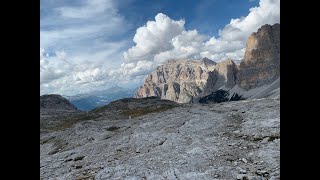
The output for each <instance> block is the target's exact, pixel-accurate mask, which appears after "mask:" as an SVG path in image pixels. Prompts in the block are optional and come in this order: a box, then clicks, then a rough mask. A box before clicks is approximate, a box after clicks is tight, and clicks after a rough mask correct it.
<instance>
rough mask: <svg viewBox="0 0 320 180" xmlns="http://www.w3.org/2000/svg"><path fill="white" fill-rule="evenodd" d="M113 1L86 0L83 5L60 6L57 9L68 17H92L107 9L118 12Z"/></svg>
mask: <svg viewBox="0 0 320 180" xmlns="http://www.w3.org/2000/svg"><path fill="white" fill-rule="evenodd" d="M112 3H113V2H112V1H106V0H86V2H85V3H84V6H82V7H68V6H66V7H60V8H57V11H58V12H59V13H61V15H62V16H63V17H66V18H90V17H93V16H96V15H99V13H102V12H104V11H106V10H108V11H111V12H112V13H116V11H115V9H114V8H113V4H112Z"/></svg>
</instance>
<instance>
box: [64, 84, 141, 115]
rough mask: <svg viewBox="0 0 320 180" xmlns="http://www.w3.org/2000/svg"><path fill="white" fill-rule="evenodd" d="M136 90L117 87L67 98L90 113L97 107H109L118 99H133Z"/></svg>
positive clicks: (80, 108)
mask: <svg viewBox="0 0 320 180" xmlns="http://www.w3.org/2000/svg"><path fill="white" fill-rule="evenodd" d="M135 90H136V89H127V88H123V87H120V86H118V85H115V86H112V87H111V88H109V89H106V90H101V91H92V92H90V93H84V94H77V95H74V96H66V98H67V99H68V100H69V101H70V102H71V103H72V104H74V105H75V106H76V107H77V108H78V109H79V110H83V111H89V110H92V109H94V108H96V107H100V106H104V105H107V104H109V103H110V102H112V101H114V100H117V99H122V98H127V97H132V96H133V94H134V92H135Z"/></svg>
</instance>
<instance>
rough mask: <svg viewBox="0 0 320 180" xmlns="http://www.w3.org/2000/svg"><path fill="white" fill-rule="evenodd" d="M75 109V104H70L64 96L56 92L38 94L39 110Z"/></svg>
mask: <svg viewBox="0 0 320 180" xmlns="http://www.w3.org/2000/svg"><path fill="white" fill-rule="evenodd" d="M42 109H54V110H75V111H76V110H77V108H76V106H75V105H73V104H71V103H70V102H69V101H68V100H67V99H66V98H64V97H62V96H61V95H57V94H48V95H43V96H40V110H42Z"/></svg>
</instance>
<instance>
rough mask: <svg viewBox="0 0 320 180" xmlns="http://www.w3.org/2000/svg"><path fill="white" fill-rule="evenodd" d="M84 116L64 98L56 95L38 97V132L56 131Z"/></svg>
mask: <svg viewBox="0 0 320 180" xmlns="http://www.w3.org/2000/svg"><path fill="white" fill-rule="evenodd" d="M82 114H84V112H82V111H80V110H78V109H77V108H76V106H74V105H73V104H72V103H70V102H69V101H68V100H67V99H66V98H64V97H62V96H61V95H57V94H49V95H43V96H40V132H45V131H47V130H52V129H56V127H57V126H62V124H63V125H66V124H68V123H70V122H71V121H74V120H75V117H77V116H79V115H82Z"/></svg>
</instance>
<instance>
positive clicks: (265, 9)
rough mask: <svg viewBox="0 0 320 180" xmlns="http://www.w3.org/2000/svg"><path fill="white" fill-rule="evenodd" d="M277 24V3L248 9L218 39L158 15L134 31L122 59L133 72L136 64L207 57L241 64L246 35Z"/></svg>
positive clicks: (266, 1)
mask: <svg viewBox="0 0 320 180" xmlns="http://www.w3.org/2000/svg"><path fill="white" fill-rule="evenodd" d="M279 22H280V0H260V3H259V6H258V7H253V8H251V9H250V10H249V14H248V15H247V16H245V17H241V18H236V19H231V21H230V23H229V24H227V25H226V26H225V27H224V28H223V29H221V30H219V37H211V38H209V37H207V36H205V35H201V34H199V33H198V32H197V30H186V29H185V27H184V24H185V21H184V20H183V19H180V20H173V19H171V18H170V17H168V16H166V15H165V14H162V13H159V14H157V15H156V17H155V20H154V21H148V22H147V23H146V25H145V26H143V27H140V28H138V29H137V31H136V34H135V36H134V39H133V41H134V42H135V44H136V45H135V46H133V47H132V48H130V49H129V50H128V51H126V52H125V53H124V54H123V55H124V58H125V60H126V63H127V65H128V66H129V65H130V67H131V66H132V68H134V67H135V66H134V65H137V63H132V62H139V61H144V62H152V63H153V66H157V65H159V64H162V63H164V62H165V61H167V60H169V59H181V58H194V59H200V58H203V57H208V58H210V59H212V60H214V61H217V62H219V61H223V60H225V59H228V58H231V59H234V60H241V59H242V58H243V55H244V51H245V49H244V47H245V43H246V40H247V38H248V37H249V35H250V34H251V33H252V32H254V31H257V30H258V28H260V27H261V26H262V25H264V24H271V25H273V24H274V23H279ZM199 28H201V27H199ZM153 66H149V67H153Z"/></svg>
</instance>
